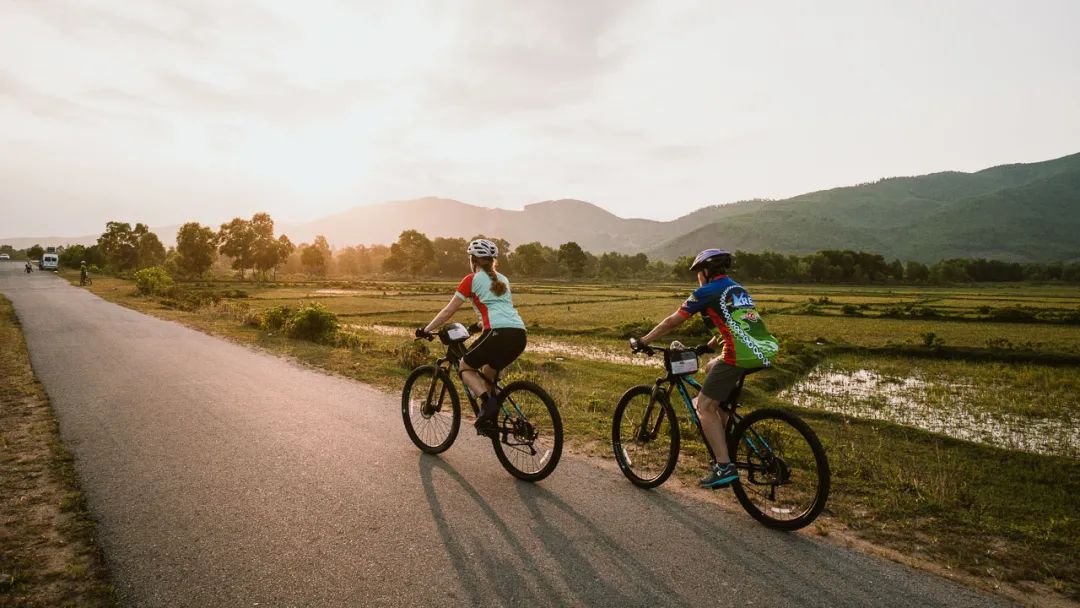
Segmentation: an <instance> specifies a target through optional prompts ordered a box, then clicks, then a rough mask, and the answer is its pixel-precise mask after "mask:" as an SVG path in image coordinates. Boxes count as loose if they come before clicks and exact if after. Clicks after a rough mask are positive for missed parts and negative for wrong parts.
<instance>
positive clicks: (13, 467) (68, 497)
mask: <svg viewBox="0 0 1080 608" xmlns="http://www.w3.org/2000/svg"><path fill="white" fill-rule="evenodd" d="M0 361H2V362H3V367H4V373H3V374H0V488H3V492H0V606H48V607H54V606H79V607H83V606H89V607H96V606H115V605H116V599H115V595H114V593H113V588H112V586H111V584H110V582H109V576H108V571H107V570H106V567H105V562H104V560H103V558H102V555H101V552H100V550H99V549H98V547H97V545H96V543H95V540H94V522H93V520H92V519H91V518H90V514H89V512H88V511H87V509H86V503H85V500H84V498H83V494H82V492H81V491H80V490H79V478H78V475H77V474H76V472H75V468H74V466H73V461H72V456H71V454H70V453H69V452H68V451H67V449H66V448H65V447H64V446H63V444H62V443H61V442H60V434H59V428H58V427H57V424H56V419H55V418H54V417H53V412H52V408H51V407H50V406H49V401H48V398H47V397H46V396H45V393H44V391H43V390H42V388H41V385H40V384H38V382H37V380H36V378H35V377H34V372H33V370H32V369H31V367H30V358H29V356H28V354H27V351H26V344H25V342H24V340H23V337H22V332H21V329H20V327H19V322H18V319H17V318H16V316H15V311H14V309H13V308H12V306H11V303H10V302H8V301H7V300H6V299H5V298H4V297H2V296H0Z"/></svg>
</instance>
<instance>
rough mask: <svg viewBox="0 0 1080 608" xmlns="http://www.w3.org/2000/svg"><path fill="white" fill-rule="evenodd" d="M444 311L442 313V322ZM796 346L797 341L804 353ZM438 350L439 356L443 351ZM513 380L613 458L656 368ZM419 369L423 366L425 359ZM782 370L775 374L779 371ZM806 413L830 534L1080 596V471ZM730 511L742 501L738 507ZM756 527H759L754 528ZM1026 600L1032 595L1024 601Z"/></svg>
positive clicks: (552, 361)
mask: <svg viewBox="0 0 1080 608" xmlns="http://www.w3.org/2000/svg"><path fill="white" fill-rule="evenodd" d="M93 290H94V291H95V292H97V293H98V294H99V295H102V296H104V297H106V298H107V299H110V300H112V301H115V302H118V303H120V304H123V305H125V306H128V307H130V308H134V309H136V310H140V311H143V312H147V313H149V314H153V315H156V316H159V317H163V318H167V319H173V320H177V321H180V322H182V323H184V324H187V325H189V326H192V327H195V328H197V329H200V330H203V331H206V332H208V333H212V334H216V335H219V336H224V337H227V338H230V339H232V340H235V341H237V342H240V343H243V344H248V345H252V346H256V347H260V348H264V349H267V350H271V351H273V352H277V353H281V354H286V355H289V356H292V357H294V358H296V359H297V360H299V361H302V362H304V363H307V364H310V365H313V366H316V367H319V368H323V369H327V370H330V371H333V372H336V373H339V374H342V375H344V376H348V377H352V378H355V379H357V380H361V381H364V382H368V383H371V384H374V385H376V386H380V387H382V388H385V389H387V390H389V391H391V392H394V391H397V390H400V387H401V382H402V380H403V378H404V377H405V375H406V374H407V372H408V367H409V366H408V365H407V364H406V362H405V361H402V359H405V358H408V357H403V346H405V345H407V344H410V343H411V341H410V340H408V339H407V338H402V337H394V336H385V335H378V334H374V333H372V334H365V335H363V336H362V338H361V339H360V340H359V341H358V342H357V343H356V344H353V345H351V346H349V347H334V346H328V345H320V344H315V343H311V342H305V341H298V340H290V339H287V338H285V337H283V336H281V335H280V333H278V335H274V333H272V332H267V331H264V330H260V329H258V328H256V327H251V326H248V325H244V324H243V323H242V322H241V321H242V319H243V318H244V314H243V313H242V312H239V311H242V310H243V307H240V308H239V311H238V309H233V308H230V306H228V305H226V306H217V305H216V306H212V307H205V308H201V309H198V310H194V311H183V310H177V309H175V308H171V307H168V306H163V305H162V304H161V302H159V301H158V300H155V299H152V298H140V297H136V296H135V295H134V294H133V292H134V288H133V286H132V284H131V283H130V282H125V281H120V280H117V279H107V278H102V279H101V280H98V281H95V283H94V286H93ZM436 308H437V306H436V307H433V308H432V313H433V312H434V311H435V309H436ZM794 344H798V343H794ZM433 348H438V346H437V345H436V346H435V347H433ZM820 356H821V350H820V349H815V348H813V347H812V346H808V345H803V346H800V347H799V348H796V349H794V350H793V352H790V353H789V355H788V357H787V358H786V360H785V361H784V362H782V363H784V364H785V365H782V366H781V367H787V370H788V371H787V373H786V374H785V373H784V372H783V371H780V370H778V371H776V372H770V373H768V374H758V375H755V376H753V377H751V378H750V380H749V381H748V383H747V391H746V393H745V395H744V399H743V401H744V403H747V404H754V405H770V406H783V407H791V406H790V404H788V403H784V402H781V401H780V400H779V399H778V398H777V396H776V395H777V393H776V389H777V388H779V387H781V386H784V385H787V384H789V383H790V380H791V378H790V377H788V376H792V375H798V374H800V373H804V372H805V371H806V370H807V369H809V367H810V366H811V365H812V364H813V363H814V362H816V361H817V359H818V358H819V357H820ZM519 361H520V364H519V365H517V367H516V369H515V370H513V371H512V372H511V374H508V377H509V376H513V375H522V376H526V377H530V378H533V379H535V380H537V381H538V382H539V383H540V384H541V385H543V386H544V387H545V388H547V389H548V390H549V392H551V394H552V395H553V396H554V397H555V400H556V402H557V403H558V404H559V407H560V410H561V412H562V414H563V421H564V424H565V426H566V431H567V436H568V438H569V441H570V442H571V445H570V447H572V448H574V449H575V450H577V451H579V452H586V453H590V454H592V455H595V456H599V457H603V458H607V457H609V456H610V448H609V440H610V428H611V427H610V425H611V414H612V410H613V409H614V406H615V403H616V402H617V400H618V398H619V396H620V395H621V394H622V392H623V391H625V390H626V389H627V388H629V387H630V386H633V385H635V384H648V383H650V382H651V381H652V380H653V379H654V378H655V377H656V376H657V375H658V373H659V370H652V369H649V368H641V367H634V366H628V365H620V364H616V363H605V362H596V361H586V360H581V359H575V358H572V357H558V358H556V357H555V356H552V355H533V354H529V353H526V355H525V356H523V357H522V358H521V359H520V360H519ZM414 363H415V362H414ZM770 374H771V375H770ZM680 407H681V406H680ZM793 409H796V411H798V412H799V414H800V415H802V416H803V417H804V418H805V419H806V420H807V421H808V422H809V423H810V424H811V426H812V427H813V428H814V429H815V430H816V431H817V433H818V435H819V436H820V437H821V439H822V441H823V443H824V444H825V446H826V449H827V451H828V454H829V458H830V463H831V466H832V469H833V491H832V494H831V496H830V500H829V505H828V508H827V510H826V513H825V515H824V516H823V517H822V518H821V519H820V520H819V521H818V522H817V523H816V524H815V526H814V529H815V530H816V531H817V533H818V534H820V535H829V534H831V533H832V532H840V531H842V532H843V533H845V534H846V533H849V532H850V533H851V534H853V535H854V536H855V537H857V538H859V539H863V540H865V541H869V542H871V543H874V544H876V545H878V546H883V547H886V548H888V549H891V550H893V551H896V552H899V553H901V554H903V555H906V556H909V557H910V558H912V559H913V560H915V561H916V562H922V563H924V564H930V565H932V566H933V569H934V570H936V571H938V572H940V573H942V574H944V575H946V576H952V575H956V576H958V577H960V578H964V580H967V581H970V580H971V577H974V578H975V579H978V580H981V581H983V583H984V584H987V585H988V586H990V587H994V588H998V589H999V590H1002V591H1010V590H1011V593H1010V596H1011V597H1013V599H1021V600H1024V601H1027V602H1030V603H1033V604H1039V603H1041V602H1044V601H1045V600H1047V598H1051V599H1053V600H1054V601H1055V602H1060V601H1065V602H1067V601H1069V599H1072V600H1080V562H1078V560H1077V559H1076V558H1075V556H1076V555H1077V554H1080V502H1078V501H1077V500H1076V497H1077V496H1080V461H1078V460H1076V459H1070V458H1065V457H1054V456H1041V455H1035V454H1026V453H1021V452H1015V451H1009V450H1004V449H998V448H993V447H986V446H982V445H978V444H973V443H969V442H964V441H959V440H954V439H949V438H946V437H942V436H939V435H935V434H932V433H927V432H923V431H919V430H917V429H913V428H909V427H903V426H898V425H894V424H889V423H882V422H875V421H868V420H860V419H855V418H846V417H844V416H840V415H835V414H827V413H822V412H820V411H816V410H807V409H798V408H793ZM683 437H684V443H683V455H682V457H681V459H680V475H681V476H682V477H683V478H684V479H693V478H695V477H696V476H699V475H700V471H701V468H702V467H703V465H704V459H705V449H704V446H702V445H701V444H700V443H699V442H697V441H694V440H690V439H689V438H690V437H692V435H690V433H689V432H684V434H683ZM730 502H731V503H732V504H734V499H731V500H730ZM747 525H752V524H751V523H750V520H749V519H748V524H747ZM1020 594H1027V595H1026V596H1025V595H1020Z"/></svg>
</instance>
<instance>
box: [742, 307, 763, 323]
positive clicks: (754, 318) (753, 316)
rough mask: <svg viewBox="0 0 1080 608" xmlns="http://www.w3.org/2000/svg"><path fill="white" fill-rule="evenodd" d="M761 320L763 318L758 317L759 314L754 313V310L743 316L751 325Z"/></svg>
mask: <svg viewBox="0 0 1080 608" xmlns="http://www.w3.org/2000/svg"><path fill="white" fill-rule="evenodd" d="M760 318H761V317H759V316H757V313H756V312H754V311H752V310H748V311H746V314H744V315H743V319H745V320H747V321H749V322H751V323H757V322H758V319H760Z"/></svg>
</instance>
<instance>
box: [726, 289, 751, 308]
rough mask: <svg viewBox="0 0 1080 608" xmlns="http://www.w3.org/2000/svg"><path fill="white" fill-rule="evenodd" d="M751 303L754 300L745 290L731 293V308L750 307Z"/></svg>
mask: <svg viewBox="0 0 1080 608" xmlns="http://www.w3.org/2000/svg"><path fill="white" fill-rule="evenodd" d="M753 305H754V300H752V299H751V298H750V294H748V293H746V292H745V291H742V292H738V293H733V294H731V306H732V307H733V308H750V307H752V306H753Z"/></svg>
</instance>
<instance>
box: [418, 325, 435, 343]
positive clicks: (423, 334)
mask: <svg viewBox="0 0 1080 608" xmlns="http://www.w3.org/2000/svg"><path fill="white" fill-rule="evenodd" d="M421 338H423V339H425V340H431V339H432V338H434V336H433V335H431V332H429V331H427V330H426V329H424V328H423V327H417V328H416V339H417V340H419V339H421Z"/></svg>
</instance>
